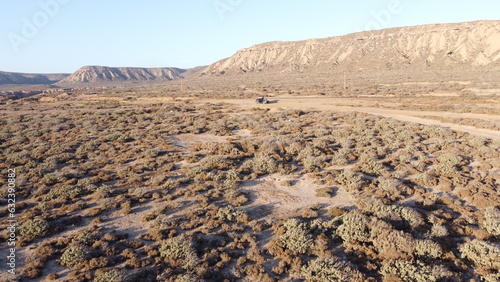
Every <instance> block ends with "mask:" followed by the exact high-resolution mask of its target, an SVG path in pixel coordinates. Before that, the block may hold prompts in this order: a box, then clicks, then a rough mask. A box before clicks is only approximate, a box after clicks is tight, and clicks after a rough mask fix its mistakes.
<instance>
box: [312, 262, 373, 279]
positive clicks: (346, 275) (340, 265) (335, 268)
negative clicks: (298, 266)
mask: <svg viewBox="0 0 500 282" xmlns="http://www.w3.org/2000/svg"><path fill="white" fill-rule="evenodd" d="M302 275H304V277H305V279H306V281H311V282H328V281H331V282H334V281H363V280H364V279H363V278H364V277H363V275H362V274H361V272H359V271H358V270H357V269H354V268H353V267H352V266H351V264H349V263H348V262H346V261H342V260H340V259H338V258H318V259H315V260H313V261H310V262H309V263H308V264H307V265H306V266H303V267H302Z"/></svg>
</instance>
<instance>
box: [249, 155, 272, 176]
mask: <svg viewBox="0 0 500 282" xmlns="http://www.w3.org/2000/svg"><path fill="white" fill-rule="evenodd" d="M277 169H278V165H277V164H276V161H275V160H274V159H273V158H271V157H269V156H265V155H259V156H256V157H255V158H254V159H253V163H252V170H253V171H254V172H256V173H258V174H271V173H275V172H276V170H277Z"/></svg>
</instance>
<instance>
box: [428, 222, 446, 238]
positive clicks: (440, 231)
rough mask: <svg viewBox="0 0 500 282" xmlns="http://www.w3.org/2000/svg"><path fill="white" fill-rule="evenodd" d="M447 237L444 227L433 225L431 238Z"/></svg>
mask: <svg viewBox="0 0 500 282" xmlns="http://www.w3.org/2000/svg"><path fill="white" fill-rule="evenodd" d="M447 235H448V229H446V226H443V225H440V224H433V225H432V228H431V232H430V236H431V237H437V238H440V237H445V236H447Z"/></svg>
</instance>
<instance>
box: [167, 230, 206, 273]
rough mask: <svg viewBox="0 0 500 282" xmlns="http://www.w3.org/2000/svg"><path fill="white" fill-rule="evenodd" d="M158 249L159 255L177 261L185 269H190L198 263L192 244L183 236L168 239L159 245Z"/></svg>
mask: <svg viewBox="0 0 500 282" xmlns="http://www.w3.org/2000/svg"><path fill="white" fill-rule="evenodd" d="M159 251H160V256H161V257H163V258H166V259H168V260H173V261H179V262H180V264H181V265H182V266H183V267H184V268H185V269H191V268H193V267H194V266H196V265H197V264H198V257H197V255H196V250H195V248H194V244H193V242H192V241H191V240H190V239H188V238H187V237H185V236H177V237H174V238H171V239H168V240H167V241H165V243H163V244H162V245H161V247H160V249H159Z"/></svg>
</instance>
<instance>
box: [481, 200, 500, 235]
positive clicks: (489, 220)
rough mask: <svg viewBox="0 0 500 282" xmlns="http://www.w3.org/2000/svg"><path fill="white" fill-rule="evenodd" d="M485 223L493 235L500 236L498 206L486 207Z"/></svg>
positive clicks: (485, 226) (499, 212)
mask: <svg viewBox="0 0 500 282" xmlns="http://www.w3.org/2000/svg"><path fill="white" fill-rule="evenodd" d="M483 225H484V228H485V229H486V231H488V232H489V233H490V234H491V235H494V236H500V210H499V209H498V208H496V207H490V208H488V209H486V211H485V212H484V222H483Z"/></svg>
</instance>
